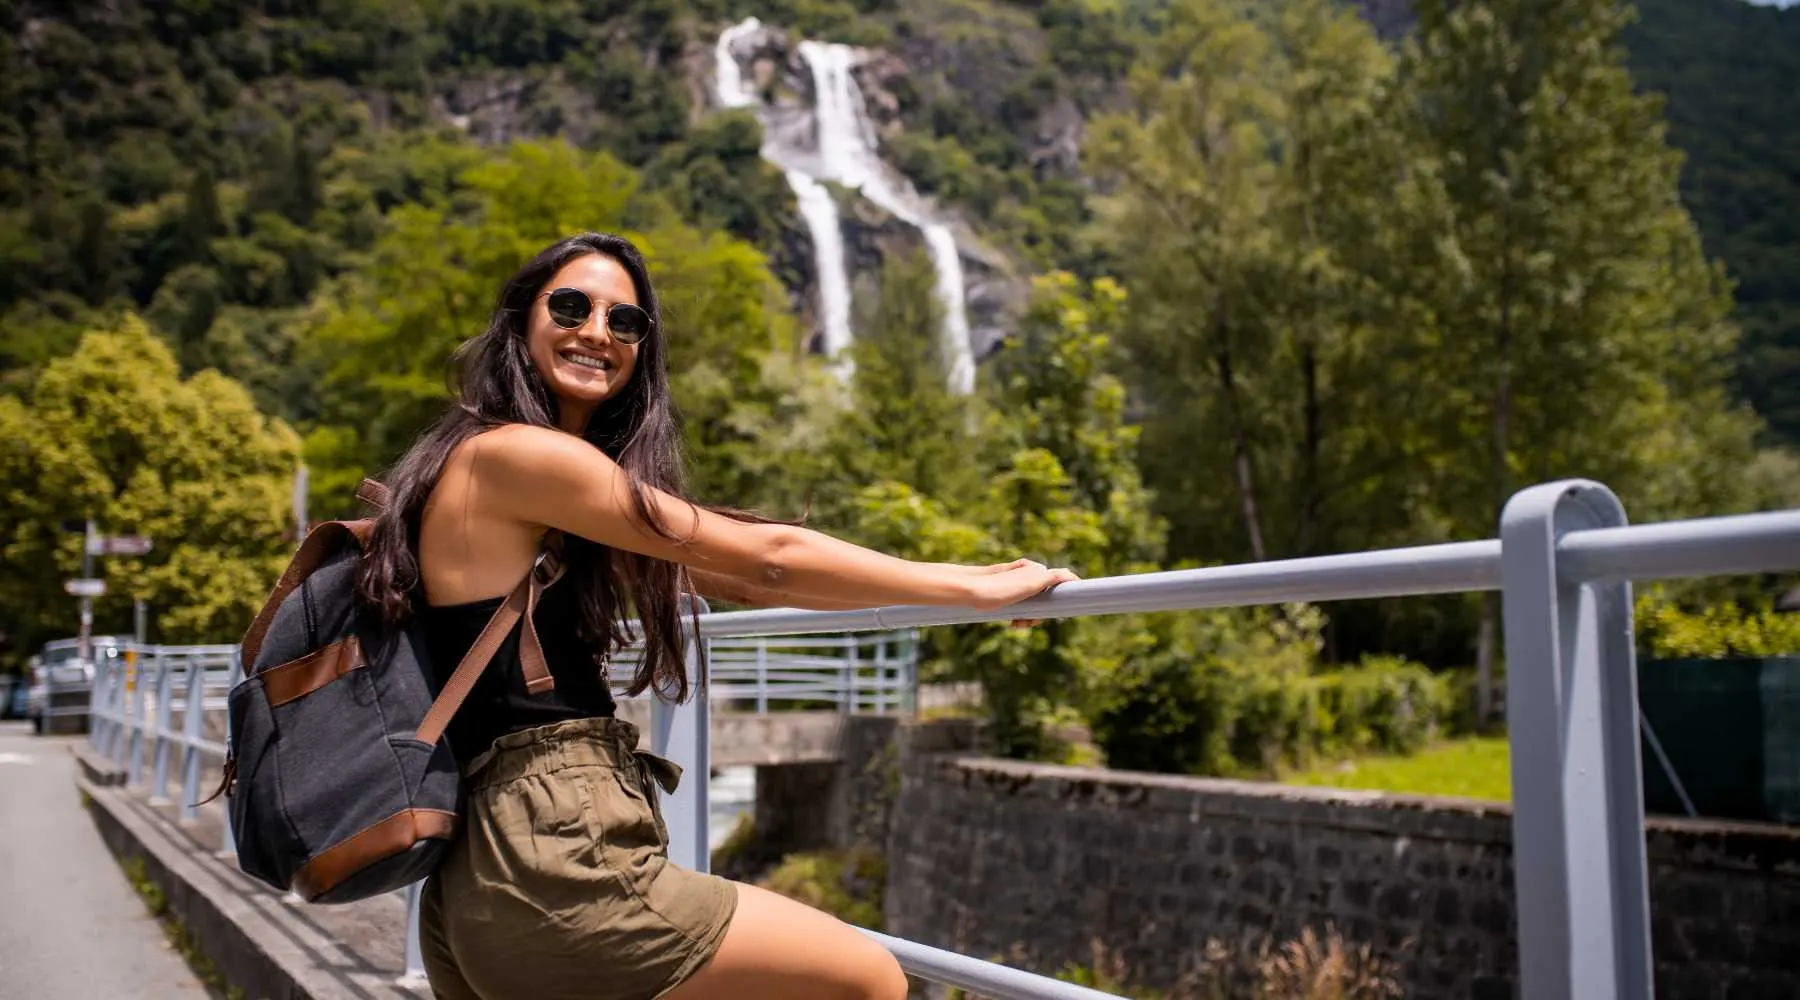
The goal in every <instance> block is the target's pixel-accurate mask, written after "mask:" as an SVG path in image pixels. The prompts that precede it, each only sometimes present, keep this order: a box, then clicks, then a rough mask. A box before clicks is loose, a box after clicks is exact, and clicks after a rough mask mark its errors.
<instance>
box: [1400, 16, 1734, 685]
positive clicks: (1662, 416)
mask: <svg viewBox="0 0 1800 1000" xmlns="http://www.w3.org/2000/svg"><path fill="white" fill-rule="evenodd" d="M1418 11H1419V17H1420V23H1419V30H1418V32H1417V34H1416V35H1415V36H1414V38H1413V39H1411V40H1410V41H1409V42H1408V43H1407V46H1406V49H1405V53H1404V55H1403V57H1402V62H1401V78H1402V81H1403V85H1404V87H1406V88H1407V93H1408V96H1409V99H1410V101H1411V102H1412V104H1411V111H1412V113H1411V114H1409V115H1408V116H1407V121H1408V123H1409V125H1410V131H1411V135H1410V136H1409V144H1410V146H1411V148H1412V149H1413V150H1414V153H1415V155H1416V156H1417V157H1419V162H1418V163H1417V166H1416V169H1415V170H1414V171H1413V172H1412V176H1411V177H1410V178H1409V182H1411V183H1420V184H1424V185H1427V186H1431V187H1434V188H1436V189H1437V191H1438V192H1440V193H1441V203H1442V205H1443V206H1444V208H1445V211H1444V212H1443V213H1442V214H1441V215H1440V216H1437V217H1420V218H1415V219H1413V220H1410V221H1411V222H1413V223H1415V224H1420V225H1424V226H1426V227H1428V230H1429V231H1428V233H1427V234H1426V235H1424V236H1423V237H1421V239H1423V240H1425V241H1428V242H1431V243H1433V244H1435V245H1437V246H1438V247H1439V248H1440V252H1441V254H1442V256H1443V258H1444V260H1445V261H1446V264H1447V265H1448V266H1446V267H1443V268H1441V269H1440V270H1439V272H1438V273H1437V274H1436V275H1435V276H1434V277H1435V279H1436V280H1435V281H1433V282H1432V283H1431V284H1430V285H1429V286H1427V287H1425V288H1424V289H1421V292H1422V295H1423V297H1424V299H1425V304H1426V307H1427V309H1428V311H1429V316H1430V319H1431V322H1432V335H1433V337H1434V341H1435V343H1434V347H1435V350H1433V351H1432V352H1431V354H1430V356H1429V358H1430V362H1431V364H1430V368H1429V369H1428V371H1429V375H1428V377H1429V378H1430V379H1431V381H1433V382H1434V383H1436V384H1438V385H1440V386H1444V387H1454V388H1451V389H1450V390H1449V391H1446V392H1444V393H1442V394H1441V395H1440V396H1438V397H1437V400H1436V404H1437V405H1435V406H1434V407H1432V408H1431V412H1430V414H1429V416H1430V421H1429V423H1428V425H1427V426H1426V431H1427V433H1430V434H1434V435H1436V438H1435V442H1434V447H1433V451H1435V452H1436V453H1438V454H1444V455H1460V456H1462V457H1463V458H1464V459H1465V460H1464V461H1461V462H1446V463H1438V464H1437V465H1436V468H1437V469H1439V470H1440V471H1439V474H1438V475H1437V476H1436V477H1434V480H1433V484H1432V485H1433V490H1432V494H1433V498H1434V501H1433V502H1434V503H1435V504H1438V505H1441V506H1440V508H1439V509H1440V510H1441V511H1442V514H1443V517H1444V518H1445V520H1446V521H1447V522H1448V523H1449V524H1450V525H1452V526H1453V529H1452V530H1453V531H1454V532H1456V533H1457V534H1461V535H1465V536H1480V535H1488V534H1491V533H1492V532H1493V530H1494V525H1495V524H1496V523H1497V520H1498V516H1499V511H1500V507H1501V506H1502V505H1503V504H1504V503H1505V502H1506V499H1507V498H1508V497H1509V496H1510V495H1511V493H1512V492H1513V491H1514V490H1515V489H1516V488H1517V487H1518V486H1519V485H1521V484H1524V483H1529V482H1534V481H1541V480H1546V479H1552V478H1556V477H1560V476H1566V475H1585V476H1591V477H1593V478H1597V479H1600V480H1603V481H1605V482H1608V483H1609V484H1611V485H1612V486H1613V487H1614V489H1616V490H1619V491H1620V492H1621V493H1622V494H1623V495H1624V496H1625V497H1626V498H1627V500H1628V502H1629V503H1631V504H1632V506H1633V510H1634V513H1636V515H1637V516H1639V517H1643V516H1646V515H1650V516H1669V515H1678V514H1695V513H1702V512H1708V511H1720V510H1722V509H1728V508H1730V507H1732V506H1735V505H1737V504H1740V503H1742V502H1743V500H1744V498H1743V497H1742V496H1741V494H1740V495H1737V496H1734V495H1733V493H1735V492H1736V490H1735V488H1734V483H1735V481H1736V477H1734V476H1732V475H1731V472H1730V470H1732V469H1733V468H1739V467H1741V466H1742V465H1744V464H1747V463H1748V461H1749V459H1750V437H1751V432H1752V430H1753V428H1754V425H1753V424H1752V423H1751V421H1750V420H1749V418H1748V417H1747V416H1745V415H1743V414H1740V413H1738V412H1735V411H1734V410H1733V409H1732V408H1731V407H1730V406H1729V404H1728V402H1727V400H1726V398H1725V395H1724V392H1723V379H1724V377H1725V376H1726V375H1727V374H1728V373H1729V364H1730V360H1731V357H1732V352H1733V350H1734V348H1735V341H1736V330H1735V328H1734V327H1733V326H1732V325H1731V323H1730V321H1729V316H1730V312H1731V307H1730V298H1729V293H1728V291H1727V290H1726V286H1725V282H1724V279H1723V275H1722V272H1721V271H1720V269H1719V268H1718V267H1717V266H1716V265H1715V264H1713V263H1712V262H1710V261H1708V260H1707V259H1706V257H1705V256H1704V254H1703V253H1702V252H1701V250H1700V245H1699V241H1698V238H1697V236H1696V233H1695V231H1694V228H1693V224H1692V222H1691V221H1690V220H1689V218H1688V216H1687V213H1686V211H1685V209H1684V208H1683V207H1682V204H1681V201H1680V196H1679V193H1678V190H1677V186H1676V182H1677V176H1678V172H1679V164H1680V158H1679V155H1678V154H1677V153H1675V152H1674V151H1673V150H1671V149H1670V148H1669V147H1668V146H1667V145H1666V143H1665V141H1664V133H1665V126H1664V122H1663V118H1662V108H1661V102H1660V100H1658V99H1656V98H1653V97H1646V96H1641V95H1636V94H1634V93H1633V92H1632V86H1631V79H1630V77H1629V75H1628V74H1627V72H1626V70H1625V67H1624V62H1623V60H1624V53H1623V50H1622V49H1621V47H1620V45H1619V43H1618V33H1619V29H1620V27H1621V25H1622V24H1623V23H1624V20H1625V18H1626V16H1627V13H1626V12H1625V11H1624V10H1622V9H1621V8H1618V7H1617V6H1615V5H1613V4H1611V3H1607V2H1603V0H1557V2H1550V0H1489V2H1483V3H1469V4H1447V3H1442V2H1439V0H1428V2H1425V3H1422V4H1421V5H1420V6H1419V8H1418ZM1469 441H1480V442H1483V444H1482V445H1481V446H1479V451H1476V450H1474V449H1471V448H1469V447H1468V445H1467V442H1469ZM1477 456H1479V457H1477ZM1497 602H1498V598H1497V595H1494V596H1492V597H1491V599H1489V600H1487V601H1486V602H1484V604H1483V607H1482V625H1481V628H1480V631H1479V637H1480V643H1479V650H1478V658H1479V663H1478V667H1479V669H1480V672H1481V675H1482V677H1483V688H1484V692H1485V687H1486V682H1487V678H1488V677H1490V676H1491V664H1492V661H1493V653H1494V647H1495V642H1494V628H1493V623H1494V621H1495V620H1496V619H1497V612H1498V603H1497ZM1482 708H1483V714H1484V715H1485V714H1486V708H1487V700H1486V698H1485V694H1484V698H1483V704H1482Z"/></svg>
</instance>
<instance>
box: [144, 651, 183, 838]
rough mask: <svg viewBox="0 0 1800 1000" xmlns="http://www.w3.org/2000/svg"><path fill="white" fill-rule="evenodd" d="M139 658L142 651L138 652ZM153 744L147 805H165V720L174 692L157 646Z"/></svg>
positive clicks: (167, 665)
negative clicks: (152, 762) (151, 772)
mask: <svg viewBox="0 0 1800 1000" xmlns="http://www.w3.org/2000/svg"><path fill="white" fill-rule="evenodd" d="M137 655H138V657H139V658H140V659H142V658H143V655H144V651H143V650H141V649H140V650H138V653H137ZM155 662H156V741H155V743H154V747H155V749H154V751H153V752H152V758H153V759H154V760H155V765H154V768H153V770H154V774H155V777H153V778H152V779H151V787H150V804H151V805H158V806H166V805H168V804H169V745H170V743H171V742H172V741H171V740H170V739H169V735H170V734H169V720H170V714H171V712H172V706H171V704H170V703H171V702H172V701H173V700H174V698H173V697H172V696H173V695H174V693H175V682H174V669H173V668H174V665H173V664H172V663H170V662H169V657H167V656H165V655H164V654H163V650H162V647H161V646H158V647H157V648H156V654H155Z"/></svg>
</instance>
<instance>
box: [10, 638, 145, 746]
mask: <svg viewBox="0 0 1800 1000" xmlns="http://www.w3.org/2000/svg"><path fill="white" fill-rule="evenodd" d="M125 641H126V640H125V639H123V638H121V637H119V636H111V635H97V636H94V637H93V638H92V639H91V640H90V646H91V652H92V656H91V657H90V658H89V659H82V658H81V649H80V643H79V641H78V640H76V639H55V640H52V641H51V642H47V643H45V644H44V651H43V652H42V653H39V654H38V655H37V656H34V657H32V658H31V672H30V676H31V686H30V689H29V692H28V694H27V697H26V703H25V716H26V718H28V719H30V720H31V726H32V729H33V730H34V731H36V732H38V733H69V732H81V731H84V730H85V729H86V728H87V722H88V718H87V716H88V703H89V701H90V700H91V698H92V692H93V687H94V663H95V662H96V661H97V660H99V659H100V658H102V657H104V658H105V659H108V660H112V659H117V658H118V657H119V656H121V655H122V649H121V647H122V645H123V643H124V642H125Z"/></svg>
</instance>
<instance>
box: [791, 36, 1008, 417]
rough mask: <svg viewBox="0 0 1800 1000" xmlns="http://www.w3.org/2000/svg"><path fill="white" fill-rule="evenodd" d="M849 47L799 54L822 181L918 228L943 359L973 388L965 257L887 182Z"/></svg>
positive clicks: (803, 48)
mask: <svg viewBox="0 0 1800 1000" xmlns="http://www.w3.org/2000/svg"><path fill="white" fill-rule="evenodd" d="M852 55H853V53H852V51H851V49H850V47H849V46H848V45H842V44H837V43H824V42H814V41H803V42H801V43H800V58H802V59H804V60H806V64H807V66H808V67H810V68H811V69H812V76H813V92H814V102H815V104H814V108H813V115H814V117H815V118H816V119H817V121H818V128H819V164H820V167H821V170H822V171H823V174H824V179H826V180H833V181H836V182H838V183H839V184H842V185H844V186H845V187H849V188H854V189H856V190H857V192H858V193H859V194H861V195H862V196H863V197H865V198H867V199H869V200H870V201H872V202H874V203H875V204H877V205H879V206H881V207H882V208H883V209H885V210H887V211H888V212H890V213H892V214H893V215H895V216H896V217H898V218H899V219H901V220H902V221H904V222H906V223H907V224H909V225H912V226H914V227H917V228H918V230H919V232H920V234H921V235H923V236H924V238H925V247H926V250H927V251H928V252H929V253H930V254H931V263H932V266H933V267H935V268H936V269H937V298H938V303H939V305H941V306H942V307H943V309H944V327H943V331H942V339H943V345H944V362H945V365H946V366H947V368H948V375H949V381H950V388H951V390H952V391H953V392H959V393H967V392H969V391H971V390H972V389H973V388H974V387H975V358H974V354H973V352H972V351H971V349H970V347H969V319H968V314H967V312H966V310H965V307H964V292H963V276H962V258H961V257H960V256H959V255H958V254H957V251H956V238H955V237H954V236H952V235H951V234H950V230H949V228H948V227H946V226H943V225H941V224H939V223H936V222H933V221H931V220H930V219H928V218H926V216H925V213H924V212H923V211H921V210H920V209H919V208H918V207H916V206H915V205H914V204H913V203H912V202H913V200H914V199H913V198H912V197H911V195H910V192H906V191H903V190H902V189H901V187H900V185H897V184H895V183H893V182H892V181H890V180H889V174H888V171H887V167H886V165H885V164H883V163H882V162H881V158H880V157H879V156H877V155H876V153H875V130H874V129H873V128H872V127H871V126H870V124H869V117H868V114H867V112H866V110H865V106H864V103H863V96H862V88H860V87H858V86H857V84H856V77H855V76H854V75H852V74H851V72H850V68H851V57H852Z"/></svg>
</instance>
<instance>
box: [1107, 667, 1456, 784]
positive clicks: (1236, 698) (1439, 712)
mask: <svg viewBox="0 0 1800 1000" xmlns="http://www.w3.org/2000/svg"><path fill="white" fill-rule="evenodd" d="M1115 679H1117V680H1121V681H1123V682H1124V683H1122V684H1121V685H1120V686H1118V687H1117V688H1116V689H1115V690H1114V692H1113V693H1112V695H1111V696H1110V697H1109V698H1108V699H1107V700H1106V702H1105V704H1103V705H1102V706H1101V707H1100V708H1098V709H1097V710H1096V711H1095V712H1094V713H1093V715H1092V718H1091V720H1090V721H1091V726H1092V729H1093V733H1094V738H1095V740H1096V742H1098V743H1099V745H1100V747H1101V749H1103V750H1104V751H1105V752H1106V757H1107V764H1108V765H1109V766H1111V767H1114V768H1119V769H1123V770H1132V771H1160V772H1166V773H1177V774H1198V775H1223V776H1233V775H1251V774H1267V773H1270V772H1272V771H1274V770H1275V769H1276V768H1277V767H1278V766H1280V765H1283V764H1303V763H1305V762H1307V761H1309V760H1312V759H1315V758H1318V757H1335V756H1347V755H1350V754H1356V753H1365V752H1371V751H1386V752H1393V753H1409V752H1412V751H1414V750H1417V749H1419V748H1421V747H1423V746H1424V745H1425V744H1426V743H1427V742H1429V741H1430V740H1431V739H1432V737H1433V736H1435V735H1437V734H1439V733H1441V732H1442V731H1443V730H1444V728H1445V724H1446V722H1447V720H1448V716H1449V713H1450V711H1451V702H1452V698H1451V695H1450V691H1449V685H1448V683H1447V682H1446V681H1445V680H1444V679H1443V678H1440V677H1437V676H1434V675H1433V674H1432V673H1431V672H1430V671H1429V670H1427V669H1426V668H1425V667H1423V666H1421V665H1419V664H1417V663H1410V662H1407V661H1405V660H1401V659H1398V658H1391V657H1382V658H1375V659H1369V660H1365V661H1364V662H1363V663H1361V664H1359V665H1358V666H1355V667H1347V668H1343V669H1336V670H1328V671H1317V672H1310V673H1308V672H1300V671H1291V670H1290V671H1282V670H1272V669H1269V668H1268V667H1265V666H1261V665H1258V664H1255V663H1242V664H1239V663H1229V662H1221V661H1218V660H1203V661H1200V662H1192V661H1189V662H1182V661H1181V660H1180V659H1179V658H1178V657H1176V656H1172V655H1167V654H1163V655H1154V656H1150V657H1144V658H1141V659H1139V660H1138V661H1136V662H1134V663H1132V664H1131V665H1130V667H1129V668H1128V669H1127V670H1125V671H1121V672H1120V674H1119V675H1116V677H1115Z"/></svg>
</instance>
